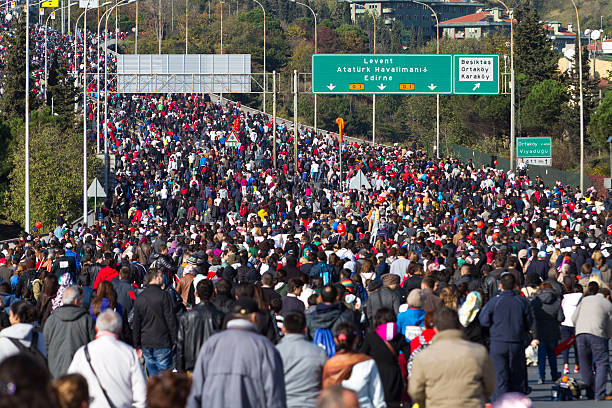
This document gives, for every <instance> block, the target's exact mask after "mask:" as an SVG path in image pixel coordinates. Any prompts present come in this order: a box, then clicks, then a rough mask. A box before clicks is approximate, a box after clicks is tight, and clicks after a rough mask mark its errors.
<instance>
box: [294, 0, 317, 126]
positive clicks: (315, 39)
mask: <svg viewBox="0 0 612 408" xmlns="http://www.w3.org/2000/svg"><path fill="white" fill-rule="evenodd" d="M291 1H292V2H294V3H296V4H299V5H300V6H304V7H306V8H307V9H308V10H310V12H311V13H312V16H313V18H314V52H315V54H316V53H317V52H318V51H319V50H318V38H317V31H318V30H317V13H315V11H314V10H313V9H312V7H310V6H309V5H308V4H304V3H301V2H299V1H297V0H291ZM311 80H312V79H311ZM313 127H314V131H315V134H316V133H317V94H315V95H314V126H313Z"/></svg>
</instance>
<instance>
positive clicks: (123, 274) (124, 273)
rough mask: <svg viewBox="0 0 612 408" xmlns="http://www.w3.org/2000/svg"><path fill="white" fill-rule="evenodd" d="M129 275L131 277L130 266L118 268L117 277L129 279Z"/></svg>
mask: <svg viewBox="0 0 612 408" xmlns="http://www.w3.org/2000/svg"><path fill="white" fill-rule="evenodd" d="M130 277H131V271H130V268H129V267H127V266H122V267H121V269H119V278H120V279H121V280H126V281H129V280H130Z"/></svg>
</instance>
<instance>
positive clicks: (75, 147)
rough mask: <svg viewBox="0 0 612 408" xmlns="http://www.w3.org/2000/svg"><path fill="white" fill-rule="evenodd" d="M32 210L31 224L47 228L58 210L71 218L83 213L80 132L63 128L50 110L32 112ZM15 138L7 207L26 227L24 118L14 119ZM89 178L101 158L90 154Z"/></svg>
mask: <svg viewBox="0 0 612 408" xmlns="http://www.w3.org/2000/svg"><path fill="white" fill-rule="evenodd" d="M30 126H31V128H30V203H31V204H30V206H31V207H30V211H31V220H32V223H34V222H37V221H40V222H42V223H43V226H44V229H45V230H48V229H51V228H52V227H53V226H54V221H55V217H56V216H57V213H58V211H59V210H61V209H63V210H66V212H67V214H68V218H76V217H78V216H79V215H80V214H81V209H82V203H83V201H82V200H83V195H82V194H83V140H82V137H81V135H80V134H79V133H78V132H75V131H72V130H69V131H63V130H62V126H61V124H60V123H58V119H57V117H55V116H51V114H50V110H49V109H48V108H45V109H44V110H41V111H36V112H32V115H31V118H30ZM11 133H12V134H13V137H14V139H15V141H16V144H15V149H14V150H13V151H12V152H11V154H10V157H9V159H8V160H9V162H10V164H11V166H12V170H11V172H10V175H9V189H8V191H7V194H6V197H5V200H4V207H5V209H6V211H7V215H8V218H9V219H10V220H12V221H14V222H18V223H20V224H21V225H22V226H24V219H25V216H24V206H25V204H24V203H25V198H24V197H25V193H24V189H25V187H24V185H25V137H24V133H25V126H24V123H23V121H21V120H15V121H13V122H11ZM87 163H88V181H91V179H92V178H93V176H94V174H95V172H96V170H97V169H98V168H99V166H100V161H99V160H98V159H97V158H96V157H95V156H94V155H93V154H90V155H88V161H87Z"/></svg>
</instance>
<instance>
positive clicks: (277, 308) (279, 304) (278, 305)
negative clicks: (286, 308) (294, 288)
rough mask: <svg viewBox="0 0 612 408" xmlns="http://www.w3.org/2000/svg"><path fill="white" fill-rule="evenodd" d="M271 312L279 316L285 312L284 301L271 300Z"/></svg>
mask: <svg viewBox="0 0 612 408" xmlns="http://www.w3.org/2000/svg"><path fill="white" fill-rule="evenodd" d="M270 310H272V311H273V312H274V313H277V314H278V313H280V312H281V310H283V301H282V300H281V298H278V297H273V298H272V299H270Z"/></svg>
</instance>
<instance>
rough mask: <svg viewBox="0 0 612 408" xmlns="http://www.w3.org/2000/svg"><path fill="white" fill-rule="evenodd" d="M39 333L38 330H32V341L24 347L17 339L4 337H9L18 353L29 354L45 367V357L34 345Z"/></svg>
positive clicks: (36, 342)
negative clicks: (28, 345)
mask: <svg viewBox="0 0 612 408" xmlns="http://www.w3.org/2000/svg"><path fill="white" fill-rule="evenodd" d="M39 335H40V332H39V331H38V330H32V341H31V342H30V347H26V346H25V345H24V344H23V343H22V342H21V341H20V340H18V339H14V338H12V337H6V338H7V339H9V341H10V342H11V343H13V345H14V346H15V347H17V349H18V350H19V352H20V353H23V354H27V355H29V356H30V357H32V358H34V360H36V361H37V362H38V363H39V364H41V365H42V366H43V367H45V368H47V359H46V358H45V356H44V355H43V354H42V353H41V352H40V350H39V349H38V347H36V346H37V345H38V336H39Z"/></svg>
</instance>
